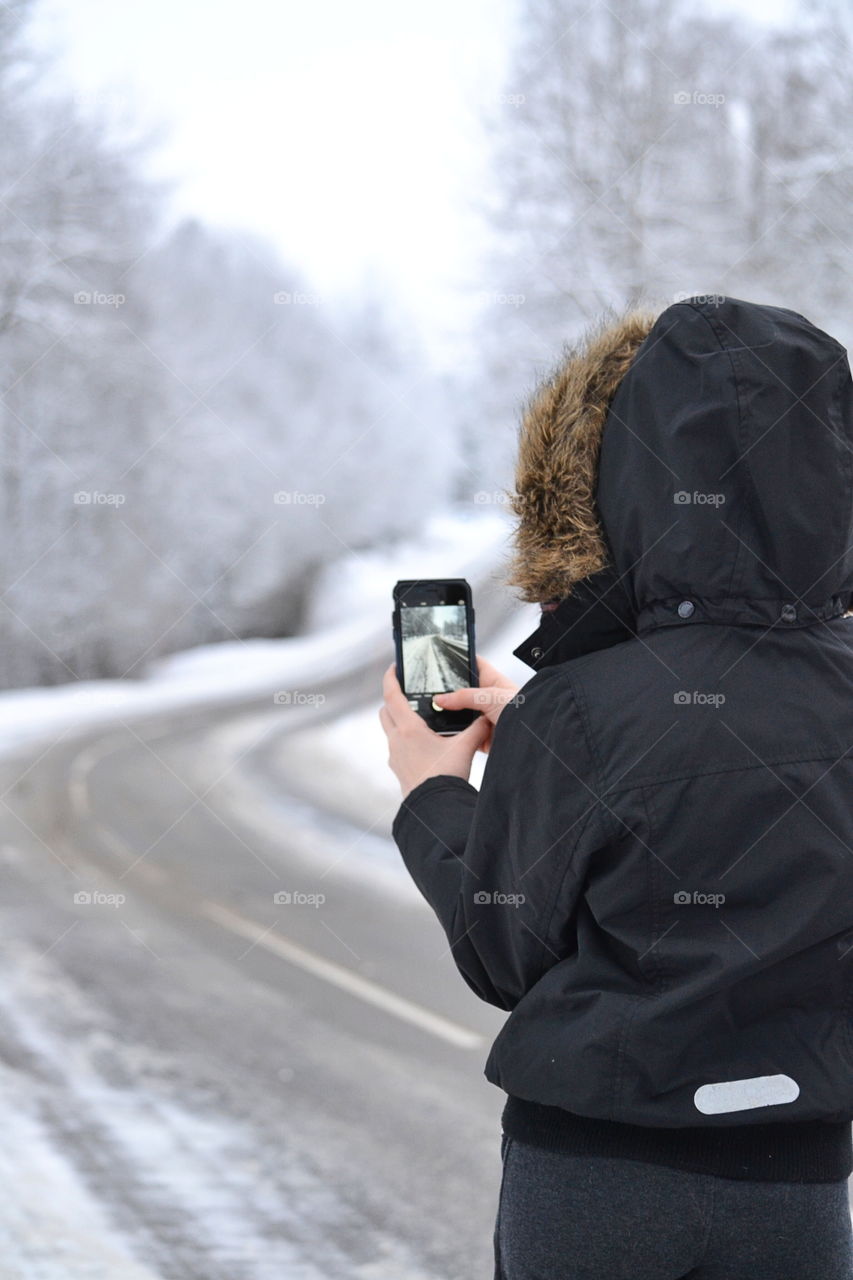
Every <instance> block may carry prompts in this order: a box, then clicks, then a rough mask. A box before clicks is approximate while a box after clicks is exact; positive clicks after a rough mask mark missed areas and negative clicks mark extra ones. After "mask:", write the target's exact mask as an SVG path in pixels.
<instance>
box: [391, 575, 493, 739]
mask: <svg viewBox="0 0 853 1280" xmlns="http://www.w3.org/2000/svg"><path fill="white" fill-rule="evenodd" d="M391 617H392V621H393V630H394V649H395V653H396V660H397V679H398V680H399V682H400V687H401V688H402V690H403V692H404V693H405V695H406V698H407V699H408V702H409V706H410V707H412V709H413V710H414V711H417V713H418V715H419V716H421V717H422V719H423V720H425V721H426V723H427V724H428V725H429V727H430V728H431V729H433V730H434V731H435V732H436V733H442V734H453V733H460V732H461V731H462V730H463V729H466V728H467V727H468V725H469V724H471V723H472V721H473V720H474V718H475V717H476V716H478V715H480V712H479V711H472V710H469V709H467V708H464V709H462V710H459V711H453V710H450V709H447V708H443V707H439V706H436V704H435V703H434V702H433V698H434V697H435V695H436V694H437V693H446V692H449V691H450V690H451V689H461V688H467V687H469V686H476V685H478V684H479V679H478V676H477V666H476V657H475V655H476V643H475V639H474V607H473V604H472V600H471V588H470V586H469V584H468V583H467V582H466V580H465V579H464V578H430V579H402V580H401V581H399V582H397V583H396V584H395V586H394V612H393V614H392V615H391Z"/></svg>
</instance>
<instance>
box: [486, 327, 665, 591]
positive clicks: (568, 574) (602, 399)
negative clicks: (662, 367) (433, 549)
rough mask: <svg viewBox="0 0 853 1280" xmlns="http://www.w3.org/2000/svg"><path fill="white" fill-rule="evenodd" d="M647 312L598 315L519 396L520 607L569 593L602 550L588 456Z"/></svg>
mask: <svg viewBox="0 0 853 1280" xmlns="http://www.w3.org/2000/svg"><path fill="white" fill-rule="evenodd" d="M656 319H657V313H656V312H653V311H650V310H645V309H642V310H640V309H638V310H629V311H626V312H623V313H622V314H615V313H614V312H612V311H611V312H608V313H606V314H605V315H604V316H603V317H602V318H601V319H600V320H598V321H597V322H596V323H595V324H593V325H592V326H590V327H589V328H588V329H587V330H586V331H585V332H584V334H583V335H582V336H581V338H580V339H579V341H578V342H577V343H575V344H574V345H572V344H569V343H567V344H566V345H565V347H564V349H563V354H562V356H561V357H560V359H559V360H558V362H557V364H556V365H555V366H554V368H553V369H552V370H551V372H550V373H549V374H547V375H546V377H545V378H544V379H543V380H542V381H541V382H540V383H539V385H538V386H537V387H536V389H535V390H534V391H533V392H532V394H531V395H530V396H529V397H528V399H527V401H526V403H525V404H524V406H523V409H522V418H521V425H520V427H519V446H518V459H517V463H516V468H515V492H514V493H512V492H509V493H508V499H509V505H510V507H511V508H512V510H513V512H514V513H515V515H516V516H518V524H517V526H516V529H515V531H514V534H513V547H514V554H513V558H512V560H511V561H510V564H509V566H508V572H507V583H508V585H509V586H511V587H516V588H518V592H519V595H520V598H521V599H522V600H526V601H528V602H530V603H533V602H536V601H543V600H549V599H552V598H554V597H560V598H562V597H563V596H566V595H568V594H570V592H571V588H572V586H573V584H574V583H575V582H578V581H579V580H580V579H581V578H585V577H587V576H588V575H589V574H591V573H595V572H597V571H598V570H599V569H603V568H605V567H606V566H607V564H608V563H609V553H608V549H607V544H606V541H605V538H604V533H603V530H602V527H601V522H600V519H599V516H598V511H597V508H596V504H595V489H596V483H597V479H598V455H599V450H600V447H601V436H602V431H603V429H604V423H605V419H606V417H607V411H608V408H609V406H610V401H611V400H612V398H613V395H614V393H615V391H616V388H617V387H618V386H619V383H620V382H621V381H622V379H623V377H624V376H625V374H626V373H627V371H628V369H629V367H630V365H631V362H632V361H633V359H634V356H635V355H636V353H637V349H638V347H639V346H640V343H641V342H642V341H643V339H644V338H645V337H646V336H647V335H648V333H649V331H650V329H651V328H652V325H653V324H654V323H655V320H656Z"/></svg>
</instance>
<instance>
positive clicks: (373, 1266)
mask: <svg viewBox="0 0 853 1280" xmlns="http://www.w3.org/2000/svg"><path fill="white" fill-rule="evenodd" d="M350 696H351V697H355V696H357V692H356V694H353V693H352V691H351V693H350ZM337 709H342V707H341V708H337ZM335 711H336V703H335V698H334V696H333V697H331V698H330V700H329V704H328V710H327V714H330V715H331V714H335ZM282 723H283V722H282V717H281V715H280V714H278V715H277V718H276V713H275V712H271V711H270V709H269V705H268V704H266V705H265V706H264V707H259V706H256V707H253V708H251V709H249V708H247V709H246V711H245V712H244V713H243V715H242V716H233V714H232V716H231V717H227V718H226V717H223V715H222V714H219V715H217V714H210V715H202V714H196V715H195V716H193V717H191V718H186V717H185V718H184V719H183V721H182V722H180V723H177V724H169V723H166V722H163V721H162V720H161V721H160V722H151V723H149V724H147V725H138V724H137V725H126V726H119V727H117V728H114V729H111V730H109V731H108V732H102V733H93V734H91V735H90V736H89V737H87V738H85V739H79V740H75V741H74V742H63V741H60V742H58V743H56V744H54V745H53V746H52V747H50V748H49V749H48V750H47V751H44V752H43V753H41V754H40V755H39V756H38V757H37V758H35V759H29V760H27V759H20V760H18V761H10V762H7V763H6V764H5V765H4V766H3V769H2V774H3V787H2V790H3V793H4V806H3V808H2V810H0V857H2V865H3V881H4V893H3V895H2V902H0V953H2V957H3V960H4V962H5V963H4V972H5V974H6V980H5V981H4V984H2V988H3V989H2V994H0V1108H2V1110H3V1112H4V1114H6V1115H7V1116H13V1115H14V1116H15V1117H16V1124H17V1126H18V1127H17V1129H15V1130H14V1131H12V1130H11V1129H10V1130H9V1132H10V1133H11V1134H12V1137H13V1138H14V1142H15V1143H17V1147H16V1148H15V1150H17V1152H18V1155H17V1157H16V1158H15V1159H14V1160H13V1159H12V1155H11V1154H10V1153H7V1162H9V1163H10V1164H11V1166H12V1167H11V1168H10V1170H9V1174H10V1179H11V1188H10V1183H9V1182H8V1181H7V1182H6V1184H5V1186H6V1190H5V1192H4V1201H5V1203H4V1204H2V1205H0V1276H7V1275H8V1276H9V1277H12V1276H24V1275H26V1276H33V1277H36V1276H37V1277H39V1278H43V1280H48V1278H49V1280H53V1278H54V1277H56V1278H57V1280H59V1277H63V1280H76V1277H78V1276H79V1277H83V1276H86V1277H90V1278H94V1277H101V1276H103V1277H107V1276H109V1277H110V1278H111V1280H121V1278H123V1277H126V1280H152V1278H154V1277H156V1278H166V1277H168V1278H169V1280H189V1278H190V1277H192V1278H196V1277H198V1278H199V1280H201V1278H203V1280H243V1278H245V1280H272V1278H273V1277H275V1278H276V1280H284V1278H287V1280H291V1278H292V1280H321V1278H322V1280H334V1278H336V1277H341V1278H349V1277H353V1278H355V1280H386V1278H387V1280H438V1278H441V1280H457V1278H458V1280H463V1278H464V1280H477V1277H483V1278H484V1280H486V1278H488V1277H490V1276H491V1274H492V1269H491V1268H492V1259H491V1231H492V1226H493V1221H494V1213H495V1204H496V1197H497V1191H498V1185H499V1177H500V1162H499V1136H500V1130H499V1115H500V1108H501V1105H502V1102H503V1095H502V1094H501V1093H500V1092H499V1091H498V1090H496V1089H494V1088H493V1087H492V1086H490V1085H489V1084H488V1083H487V1082H486V1081H485V1079H484V1078H483V1076H482V1066H483V1063H484V1061H485V1056H486V1053H487V1051H488V1046H489V1043H490V1041H491V1039H492V1038H493V1036H494V1034H495V1033H496V1032H497V1030H498V1029H499V1027H500V1025H501V1022H502V1020H503V1017H504V1015H503V1014H501V1013H500V1012H499V1011H498V1010H495V1009H491V1008H489V1007H488V1006H485V1005H483V1004H481V1003H480V1002H479V1001H478V1000H477V999H476V997H475V996H474V995H473V993H471V992H469V990H468V989H467V987H466V986H465V985H464V983H463V982H462V979H461V978H460V977H459V975H458V974H457V972H456V970H455V967H454V965H453V962H452V958H451V956H450V954H449V951H448V948H447V944H446V940H445V938H444V935H443V933H442V931H441V930H440V928H439V926H438V923H437V922H436V921H435V919H434V917H433V916H432V914H431V912H430V911H429V909H428V908H427V907H426V905H425V904H423V903H422V902H421V901H420V900H419V899H415V900H413V899H412V898H411V897H409V896H407V895H406V894H403V893H400V892H397V891H395V890H394V888H393V886H383V883H382V881H381V878H379V879H375V878H374V877H372V876H368V875H365V874H364V872H363V869H361V870H360V866H361V864H360V863H359V862H358V861H357V860H356V859H354V857H353V856H352V855H353V851H354V849H355V848H356V847H357V845H358V841H359V839H360V837H361V833H360V832H359V831H358V830H357V829H355V828H352V827H349V826H348V824H347V823H346V822H344V821H342V820H340V819H331V818H324V817H323V816H322V815H316V814H314V815H312V814H311V813H310V812H308V813H307V817H306V807H305V806H304V805H300V804H299V803H298V802H297V799H296V798H293V802H292V803H289V798H288V796H287V795H286V794H284V793H283V792H281V791H279V793H278V794H277V795H276V796H275V797H273V799H274V802H275V803H274V807H273V808H271V810H270V812H269V813H267V814H266V816H265V819H264V821H256V820H255V819H256V818H257V817H258V814H257V813H256V812H255V805H254V802H247V800H246V795H245V793H244V791H243V789H242V783H241V781H240V778H241V776H242V775H243V774H245V771H246V759H248V757H249V756H252V757H253V761H252V771H254V770H255V769H256V768H258V770H259V772H263V770H262V769H260V765H261V764H262V757H263V755H264V753H265V751H266V750H267V744H268V743H269V744H272V743H273V742H274V740H275V733H273V736H272V737H271V738H267V736H266V735H267V734H268V733H269V730H270V727H271V726H272V727H273V728H274V729H275V726H276V725H278V726H279V727H280V726H281V725H282ZM288 724H289V725H291V726H297V725H298V711H297V710H296V709H293V711H292V712H291V713H290V718H289V720H288ZM229 734H230V735H231V736H232V737H233V738H234V740H235V741H242V742H244V743H247V744H249V746H251V751H250V752H249V751H246V750H245V748H244V747H241V748H240V751H239V754H240V756H243V757H244V758H245V759H243V760H241V759H232V758H229V756H228V752H227V751H225V753H224V754H223V747H222V742H223V741H228V738H229ZM214 740H215V741H216V743H217V744H218V745H217V747H216V749H215V750H213V749H212V747H211V743H212V742H213V741H214ZM253 794H256V793H253ZM247 805H248V807H247ZM297 814H298V819H297V818H296V817H295V816H294V815H297ZM276 815H278V818H277V817H276ZM390 816H391V815H389V821H390ZM382 834H383V833H382V832H381V831H379V830H377V831H376V832H374V833H373V838H376V836H377V835H382ZM10 1141H11V1139H10ZM10 1151H11V1149H10ZM24 1166H26V1168H25V1169H24V1174H27V1170H28V1171H29V1172H28V1175H27V1176H24V1175H22V1172H21V1170H22V1167H24ZM0 1168H2V1164H0ZM28 1178H29V1181H28ZM2 1268H6V1269H2Z"/></svg>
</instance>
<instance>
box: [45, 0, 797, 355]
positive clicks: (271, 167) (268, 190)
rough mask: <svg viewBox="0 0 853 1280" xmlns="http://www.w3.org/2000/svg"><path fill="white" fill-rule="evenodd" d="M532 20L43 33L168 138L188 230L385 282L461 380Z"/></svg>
mask: <svg viewBox="0 0 853 1280" xmlns="http://www.w3.org/2000/svg"><path fill="white" fill-rule="evenodd" d="M717 7H718V8H719V7H725V8H729V9H738V10H741V11H745V12H748V13H750V14H753V15H755V16H759V17H767V18H768V19H769V18H770V17H771V16H772V15H773V14H779V13H780V11H782V10H783V5H782V2H781V0H717ZM515 14H516V0H430V3H429V4H421V3H413V2H412V0H408V2H406V0H402V2H401V0H358V3H353V0H310V2H309V0H240V2H239V3H236V4H235V3H234V0H146V3H144V4H136V3H130V0H124V3H122V2H121V0H41V5H40V11H39V13H38V16H37V18H36V21H35V23H34V24H33V26H32V28H31V30H32V34H33V36H34V37H35V38H36V40H37V43H38V44H39V46H40V47H42V48H44V49H50V50H53V51H54V52H55V53H56V55H57V59H58V62H57V74H58V83H62V82H64V83H65V85H66V86H67V87H68V88H71V89H73V90H74V91H76V92H78V93H80V94H83V95H88V97H89V99H90V100H91V101H92V102H93V103H94V105H95V107H96V108H97V106H98V105H100V106H101V107H102V108H103V109H105V110H106V111H107V112H108V113H109V114H111V115H120V114H121V113H122V112H124V113H125V115H127V116H128V117H129V119H130V121H136V122H137V123H139V124H140V125H144V126H147V125H149V124H161V125H163V126H165V127H166V128H167V130H168V132H167V133H166V135H165V136H164V137H163V140H162V141H161V142H160V144H159V146H158V148H157V156H156V161H155V163H154V171H155V172H156V173H157V175H158V176H159V175H166V176H168V177H170V178H172V179H174V180H175V181H176V183H177V187H176V190H175V194H174V196H173V198H172V200H173V209H174V211H175V213H176V214H177V213H195V214H197V215H199V216H201V217H202V218H204V219H205V220H206V221H208V222H211V223H214V224H217V225H222V226H233V227H241V226H243V227H249V228H251V229H252V230H253V231H256V232H259V233H261V234H262V235H264V236H266V237H267V238H269V239H270V240H271V241H272V242H273V243H274V244H275V246H276V247H277V248H278V249H279V250H280V252H281V254H282V256H283V257H284V259H285V260H286V261H288V262H291V263H293V264H295V265H297V266H298V267H299V268H300V269H301V271H302V272H303V274H304V276H305V279H306V283H307V285H308V287H309V288H311V289H313V290H314V291H316V292H318V293H320V294H322V295H324V296H328V295H329V294H330V293H332V294H333V293H337V292H339V291H346V290H349V291H358V290H359V289H360V287H361V285H362V283H363V282H364V281H366V280H369V279H371V278H373V279H377V280H378V281H379V283H380V285H381V287H382V288H383V289H388V290H391V291H393V292H394V293H395V294H396V295H397V296H398V297H399V298H400V301H401V304H402V305H403V306H405V307H406V309H407V311H408V312H410V313H411V315H412V317H413V318H414V319H415V321H416V322H417V324H418V325H419V328H420V332H421V336H422V337H423V339H424V341H425V342H427V343H428V345H429V347H430V350H431V351H432V352H433V354H434V355H435V357H436V358H437V359H439V360H440V361H442V362H447V361H451V360H452V359H453V354H454V349H455V348H454V343H455V335H456V334H457V333H460V332H462V331H463V329H464V316H465V314H466V310H465V307H464V305H461V304H460V301H459V296H458V291H459V290H460V289H465V288H466V286H470V278H471V277H470V275H469V271H470V268H471V263H472V260H473V258H474V257H475V255H476V253H477V250H478V246H479V245H480V244H481V242H482V228H481V225H480V223H479V221H478V217H477V215H476V213H475V211H474V210H473V209H472V208H471V207H470V206H469V204H468V198H469V193H470V192H471V191H474V192H477V191H479V190H481V189H482V188H483V185H484V183H486V182H487V181H488V170H487V167H486V162H487V151H486V148H485V146H484V140H483V132H482V124H481V121H482V118H483V115H484V112H488V111H489V110H494V109H495V107H496V104H497V102H498V98H499V95H500V94H501V92H503V91H504V90H505V88H506V84H505V80H504V76H505V73H506V69H507V59H508V54H509V50H510V46H511V41H512V32H513V26H514V21H515ZM457 358H458V357H457Z"/></svg>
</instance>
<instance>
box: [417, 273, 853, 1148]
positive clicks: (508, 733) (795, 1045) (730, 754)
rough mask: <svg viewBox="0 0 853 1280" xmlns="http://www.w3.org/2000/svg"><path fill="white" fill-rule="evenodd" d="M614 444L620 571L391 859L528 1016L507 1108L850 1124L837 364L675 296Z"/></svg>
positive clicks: (845, 573) (851, 594)
mask: <svg viewBox="0 0 853 1280" xmlns="http://www.w3.org/2000/svg"><path fill="white" fill-rule="evenodd" d="M583 358H587V359H588V353H587V357H578V356H577V354H575V355H574V356H573V359H574V360H575V366H574V376H575V378H576V375H577V362H578V359H581V360H582V359H583ZM586 372H588V369H587V370H586ZM553 388H554V383H553V382H552V384H551V390H552V391H553ZM575 390H576V389H575ZM540 399H541V398H540ZM534 407H535V406H534ZM551 407H552V408H553V404H552V406H551ZM528 416H529V415H528ZM533 416H534V417H535V413H534V415H533ZM539 425H540V426H541V423H540V424H539ZM551 425H553V422H552V424H551ZM564 425H565V424H564ZM534 426H535V424H534ZM532 429H533V428H531V425H530V422H529V421H528V431H529V432H530V431H531V430H532ZM580 429H582V428H579V430H580ZM542 439H543V441H544V444H545V445H546V446H547V447H548V448H550V449H552V448H553V435H549V433H548V432H545V433H544V434H543V436H542ZM598 446H599V447H598V449H597V450H594V451H593V453H594V455H595V465H596V471H595V484H594V498H595V515H596V516H597V517H598V518H599V519H600V525H599V526H598V532H599V536H600V535H601V534H602V533H603V541H602V543H601V545H602V546H603V547H604V548H605V551H606V556H605V558H604V562H603V564H602V566H601V567H600V568H598V569H597V570H596V571H595V572H593V573H591V574H587V575H586V576H585V577H584V578H583V579H582V580H576V581H575V582H574V583H573V584H572V589H571V590H570V592H569V593H568V594H567V595H565V597H564V598H563V599H562V601H561V603H560V605H559V607H558V608H557V609H556V610H555V611H554V612H553V613H549V614H543V615H542V619H541V624H540V626H539V627H538V628H537V630H536V632H535V633H534V634H533V635H532V636H531V637H529V639H528V640H527V641H525V642H524V644H522V645H521V646H519V648H518V649H517V650H516V653H517V655H518V656H519V657H521V658H523V659H524V660H525V661H527V662H528V663H529V665H531V666H532V667H533V668H534V670H535V674H534V675H533V676H532V678H531V679H530V680H528V682H527V683H526V684H525V685H524V686H523V688H522V690H521V692H520V695H519V697H518V698H517V699H516V701H515V702H512V703H510V704H508V705H507V706H506V707H505V708H504V710H503V711H502V713H501V715H500V718H499V720H498V723H497V725H496V728H495V732H494V737H493V743H492V747H491V750H490V752H489V755H488V758H487V762H486V768H485V771H484V776H483V781H482V786H481V788H480V790H479V793H478V791H477V789H475V788H474V787H473V786H472V785H471V784H470V783H468V782H467V781H465V780H463V779H460V778H458V777H453V776H449V775H441V776H439V777H433V778H430V779H427V780H426V781H425V782H423V783H421V784H420V785H419V786H418V787H416V788H415V789H414V790H413V791H412V792H410V793H409V795H408V796H407V797H406V799H405V800H404V801H403V802H402V804H401V806H400V809H399V810H398V812H397V815H396V817H395V819H394V824H393V834H394V838H395V840H396V842H397V844H398V846H399V848H400V851H401V853H402V855H403V858H404V860H405V863H406V865H407V867H408V869H409V871H410V873H411V875H412V877H413V878H414V880H415V882H416V884H417V885H418V887H419V889H420V890H421V892H422V893H423V895H424V896H425V898H426V899H427V900H428V902H429V903H430V904H431V905H432V907H433V908H434V910H435V912H436V914H437V916H438V918H439V920H440V922H441V924H442V925H443V927H444V930H445V932H446V934H447V937H448V941H449V943H450V945H451V947H452V952H453V955H454V958H455V961H456V964H457V966H458V968H459V970H460V972H461V974H462V976H463V977H464V979H465V981H466V982H467V983H468V985H469V986H470V987H471V988H472V989H473V990H474V991H475V992H476V993H477V995H478V996H480V997H481V998H482V999H483V1000H486V1001H488V1002H489V1003H491V1004H493V1005H496V1006H498V1007H499V1008H501V1009H505V1010H508V1011H510V1016H509V1017H508V1019H507V1021H506V1023H505V1024H504V1026H503V1028H502V1030H501V1032H500V1034H499V1035H498V1037H497V1039H496V1041H495V1043H494V1045H493V1047H492V1049H491V1052H490V1053H489V1056H488V1060H487V1063H486V1067H485V1074H486V1077H487V1079H488V1080H490V1081H491V1082H492V1083H494V1084H496V1085H498V1086H500V1087H501V1088H502V1089H504V1090H505V1091H506V1092H507V1093H508V1094H510V1095H512V1097H513V1098H516V1099H521V1100H528V1101H529V1102H530V1103H531V1104H540V1105H541V1106H544V1107H553V1108H561V1109H564V1111H566V1112H569V1113H572V1114H573V1115H575V1116H577V1117H588V1118H596V1119H598V1120H601V1121H610V1122H622V1123H623V1124H625V1125H631V1126H643V1127H657V1128H662V1129H668V1130H672V1129H679V1128H684V1127H688V1126H689V1127H692V1128H694V1129H695V1128H697V1127H699V1128H702V1129H709V1128H710V1129H715V1130H717V1129H720V1128H733V1127H738V1126H744V1125H755V1124H757V1123H760V1122H764V1123H766V1122H768V1121H772V1122H777V1121H784V1122H785V1123H786V1124H788V1123H792V1122H802V1121H820V1122H835V1124H836V1125H838V1124H840V1123H841V1122H844V1124H849V1122H850V1121H851V1119H853V653H851V643H852V642H853V617H845V616H843V615H844V614H845V612H846V611H847V610H848V609H849V608H851V604H853V547H851V533H853V458H851V448H852V447H853V382H851V376H850V369H849V365H848V361H847V356H846V352H845V350H844V348H843V347H842V346H841V345H840V344H839V343H838V342H836V341H835V340H834V339H833V338H831V337H829V336H828V335H827V334H825V333H824V332H822V331H821V330H820V329H817V328H816V327H815V326H814V325H812V324H811V323H810V322H809V321H807V320H806V319H805V318H804V317H802V316H800V315H798V314H797V313H795V312H793V311H790V310H786V309H784V308H778V307H770V306H759V305H756V304H751V303H748V302H744V301H742V300H739V299H735V298H723V299H716V300H715V299H689V300H687V301H686V302H681V303H677V304H675V305H673V306H670V307H668V308H667V309H666V310H664V311H663V312H662V313H661V314H660V315H659V316H658V318H657V320H656V321H654V323H653V324H651V327H650V328H648V330H647V333H646V336H645V338H643V340H642V341H641V342H640V343H639V345H638V346H637V348H636V350H635V352H634V353H633V354H632V359H631V363H630V366H629V367H628V369H627V372H624V373H623V375H622V376H621V377H620V380H619V382H618V385H617V387H616V388H615V391H614V392H613V394H612V395H609V397H608V400H607V412H606V415H605V416H604V422H603V427H602V429H601V430H600V431H599V441H598ZM587 464H588V459H587V462H585V463H583V464H582V465H587ZM574 478H575V479H576V478H577V477H574ZM543 509H545V508H544V507H543V504H542V503H540V505H539V510H540V512H541V510H543ZM575 514H576V513H575ZM535 518H536V517H535V516H534V515H532V514H530V511H528V516H527V519H528V528H527V533H528V534H529V533H530V527H529V522H530V521H531V520H533V519H535ZM540 518H541V517H540ZM549 519H551V520H552V528H553V531H554V536H555V537H556V538H558V539H559V536H560V529H559V527H558V526H559V520H557V522H556V524H554V522H553V518H552V517H549ZM537 532H538V533H539V534H541V533H542V530H541V529H539V530H538V531H537ZM545 532H546V534H547V532H548V530H547V529H546V530H545ZM545 540H547V538H546V539H545ZM541 543H542V539H541V538H540V544H541ZM549 563H550V562H549ZM578 563H581V561H578ZM585 563H588V562H585ZM528 567H529V566H528ZM532 577H533V578H534V579H535V574H533V575H532ZM848 1137H849V1130H848ZM845 1172H849V1169H847V1170H846V1171H845Z"/></svg>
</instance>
